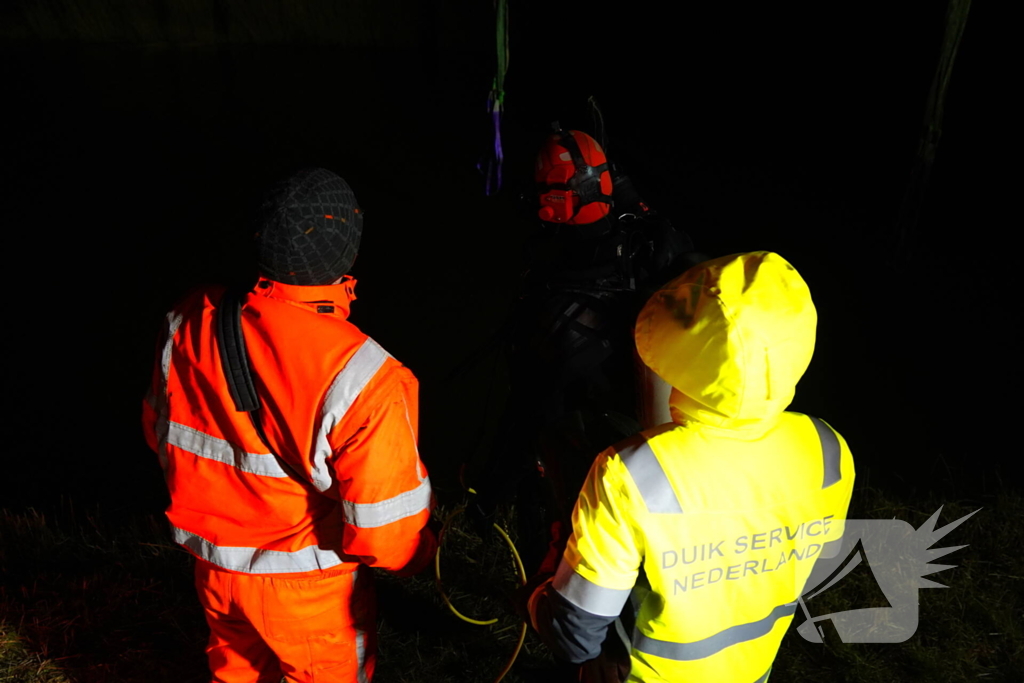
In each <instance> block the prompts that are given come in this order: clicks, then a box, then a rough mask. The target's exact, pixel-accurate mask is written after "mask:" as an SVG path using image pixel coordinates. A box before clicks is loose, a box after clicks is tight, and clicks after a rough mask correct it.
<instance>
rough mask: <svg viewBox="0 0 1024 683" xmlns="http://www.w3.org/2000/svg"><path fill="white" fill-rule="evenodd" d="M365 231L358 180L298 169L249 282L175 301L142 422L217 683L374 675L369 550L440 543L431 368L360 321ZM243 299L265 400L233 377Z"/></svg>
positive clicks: (272, 206)
mask: <svg viewBox="0 0 1024 683" xmlns="http://www.w3.org/2000/svg"><path fill="white" fill-rule="evenodd" d="M361 233H362V214H361V212H360V209H359V206H358V204H357V203H356V200H355V197H354V195H353V193H352V191H351V189H350V188H349V186H348V185H347V184H346V183H345V181H344V180H343V179H342V178H340V177H339V176H337V175H336V174H334V173H332V172H330V171H327V170H325V169H307V170H303V171H300V172H298V173H297V174H295V175H293V176H292V177H290V178H288V179H287V180H285V181H282V182H281V183H279V184H278V185H276V186H275V187H274V189H273V190H272V191H271V192H270V193H269V194H268V195H267V198H266V200H265V201H264V203H263V205H262V207H261V211H260V219H259V221H258V226H257V233H256V239H255V242H256V246H257V261H258V265H259V270H260V277H259V279H258V280H257V281H256V283H255V285H254V286H253V287H252V288H251V290H249V291H246V292H239V293H238V294H237V295H236V294H231V295H230V296H229V294H228V292H227V291H226V290H225V289H224V288H223V287H209V288H205V289H201V290H199V291H195V292H193V293H192V294H191V295H189V296H187V297H186V298H185V299H184V300H183V301H181V302H180V303H179V304H178V305H176V306H175V307H174V309H173V310H172V311H171V312H170V313H168V315H167V317H166V323H165V328H164V330H163V335H162V341H161V343H160V344H159V347H158V354H157V361H156V363H155V368H154V372H153V381H152V387H151V390H150V392H149V395H148V396H147V397H146V401H145V403H144V407H143V422H144V427H145V433H146V438H147V440H148V442H149V445H150V447H152V448H153V450H155V451H156V452H157V454H158V455H159V459H160V463H161V465H162V467H163V470H164V475H165V478H166V481H167V485H168V488H169V491H170V497H171V503H170V506H169V507H168V509H167V513H166V514H167V517H168V519H169V521H170V524H171V532H172V535H173V537H174V540H175V541H176V542H178V543H179V544H181V545H182V546H184V547H185V548H186V549H187V550H189V551H190V552H191V553H192V554H193V555H194V556H195V557H196V589H197V591H198V593H199V598H200V602H201V603H202V606H203V608H204V610H205V612H206V619H207V622H208V623H209V626H210V641H209V645H208V647H207V655H208V657H209V663H210V669H211V671H212V674H213V678H212V680H213V681H214V683H242V682H246V683H249V682H258V683H263V682H267V683H270V682H272V683H279V681H280V680H281V678H282V677H284V678H285V679H286V680H288V681H291V682H296V683H300V682H301V683H307V682H308V683H313V682H314V681H315V682H316V683H328V682H333V681H338V682H340V681H345V682H349V681H352V682H363V681H369V680H371V678H372V677H373V671H374V663H375V655H376V647H375V642H376V640H375V638H376V634H375V599H374V592H373V583H372V573H371V572H370V571H369V569H368V567H378V568H382V569H386V570H390V571H392V572H395V573H397V574H399V575H402V576H405V575H410V574H413V573H416V572H418V571H420V570H421V569H423V568H424V567H425V566H426V565H427V564H428V563H429V561H430V560H431V559H432V558H433V555H434V553H435V550H436V536H435V533H434V531H433V523H431V525H430V526H428V522H430V514H431V510H432V508H433V504H434V497H433V493H432V491H431V487H430V480H429V478H428V476H427V471H426V468H425V467H424V465H423V463H422V461H421V460H420V457H419V454H418V451H417V430H418V426H417V417H418V415H417V413H418V383H417V380H416V378H415V376H414V375H413V374H412V372H410V371H409V370H408V369H407V368H405V367H404V366H403V365H402V364H401V363H399V362H398V361H397V360H395V359H394V358H393V357H392V356H390V355H389V354H388V353H387V352H386V351H385V350H384V349H383V348H381V346H380V345H379V344H377V343H376V342H375V341H374V340H373V339H372V338H370V337H369V336H367V335H366V334H364V333H363V332H362V331H360V330H359V329H358V328H357V327H356V326H355V325H353V324H352V323H351V322H349V321H348V315H349V307H350V304H351V302H352V301H353V300H354V299H355V294H354V288H355V280H354V279H353V278H352V277H351V276H349V275H348V274H347V273H348V271H349V268H350V267H351V265H352V262H353V260H354V258H355V254H356V251H357V249H358V245H359V239H360V236H361ZM232 306H234V308H232ZM239 311H240V312H239ZM231 315H234V316H235V318H234V320H235V321H236V322H237V327H236V328H235V330H236V332H237V336H236V337H234V339H235V340H236V341H238V342H239V344H237V345H236V346H238V345H240V346H241V349H242V354H241V358H242V361H241V363H242V364H244V366H245V368H246V370H247V371H248V373H249V375H250V377H251V381H250V382H249V384H248V385H246V386H249V387H251V388H252V389H254V392H253V393H254V394H255V397H251V398H252V400H256V401H257V405H258V406H259V409H257V410H250V409H249V408H245V409H241V408H240V407H239V406H240V405H242V404H241V403H240V402H239V401H240V400H241V399H239V396H240V395H241V391H242V390H240V389H239V388H238V387H239V386H241V385H240V384H238V382H237V376H236V378H235V379H231V378H230V377H229V374H230V373H231V372H234V371H235V370H237V369H238V368H241V367H242V365H238V364H233V362H232V361H229V360H226V359H227V358H228V356H226V355H224V354H225V353H228V352H227V351H226V349H227V348H228V346H229V344H228V341H226V340H228V339H229V336H225V335H227V333H225V332H224V331H223V329H224V328H221V327H219V325H221V324H226V323H230V322H231Z"/></svg>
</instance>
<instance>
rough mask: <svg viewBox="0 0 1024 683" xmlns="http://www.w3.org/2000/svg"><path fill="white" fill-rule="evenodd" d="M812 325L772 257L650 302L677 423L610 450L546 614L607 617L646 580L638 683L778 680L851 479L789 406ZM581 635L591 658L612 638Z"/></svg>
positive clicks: (739, 262)
mask: <svg viewBox="0 0 1024 683" xmlns="http://www.w3.org/2000/svg"><path fill="white" fill-rule="evenodd" d="M815 324H816V313H815V309H814V304H813V302H812V301H811V297H810V292H809V291H808V289H807V285H806V284H805V283H804V281H803V279H802V278H801V277H800V275H799V274H798V273H797V272H796V270H795V269H794V268H793V267H792V266H791V265H790V264H789V263H788V262H786V261H785V260H784V259H782V258H781V257H780V256H778V255H777V254H773V253H769V252H755V253H748V254H739V255H733V256H726V257H723V258H720V259H715V260H712V261H708V262H706V263H703V264H701V265H699V266H696V267H694V268H692V269H690V270H689V271H687V272H686V273H684V274H683V275H682V276H680V277H679V278H677V279H675V280H674V281H672V282H670V283H669V284H667V285H666V286H665V287H664V288H662V290H661V291H659V292H657V293H656V294H655V295H654V296H653V297H652V298H651V299H650V301H649V302H648V303H647V305H646V306H645V307H644V309H643V311H642V312H641V314H640V316H639V318H638V320H637V325H636V331H635V335H636V342H637V349H638V351H639V353H640V355H641V358H642V359H643V360H644V362H645V363H647V364H648V365H649V366H650V367H651V369H652V370H653V371H654V372H655V373H657V374H658V375H659V376H660V377H661V378H662V379H664V380H665V381H667V382H668V383H669V384H671V385H672V387H673V391H672V395H671V399H670V402H671V413H672V417H673V422H672V423H669V424H667V425H662V426H661V427H658V428H655V429H651V430H646V431H644V432H642V433H641V434H639V435H637V436H636V437H634V438H632V439H630V440H628V441H626V442H624V443H620V444H617V445H616V446H614V447H613V448H610V449H608V450H607V451H605V452H603V453H601V454H600V455H599V456H598V458H597V459H596V461H595V463H594V465H593V468H592V469H591V472H590V474H589V476H588V478H587V482H586V483H585V485H584V487H583V490H582V492H581V494H580V497H579V500H578V502H577V506H576V509H575V510H574V513H573V535H572V537H571V538H570V540H569V544H568V547H567V549H566V552H565V554H564V557H563V560H562V563H561V566H560V567H559V569H558V572H557V574H556V576H555V578H554V580H553V583H552V584H551V586H550V588H546V589H544V590H545V592H547V593H548V598H550V599H549V600H548V604H549V607H553V608H549V609H543V608H542V609H539V610H536V612H535V621H538V622H544V621H545V620H559V621H563V622H565V623H571V622H573V621H575V622H576V623H584V622H587V623H590V624H591V626H593V624H595V623H597V622H596V621H595V620H594V619H593V617H604V618H605V619H611V618H613V617H615V616H617V615H618V614H619V613H620V611H621V609H622V607H623V605H624V604H625V602H626V600H627V598H628V597H629V595H630V593H631V589H633V588H634V585H635V586H636V590H633V591H632V593H633V598H634V601H636V602H637V606H638V608H639V613H638V615H637V619H636V630H635V632H634V633H633V636H632V673H631V677H630V680H637V681H641V680H642V681H672V682H673V683H686V682H688V681H695V682H697V681H720V682H723V683H731V682H735V683H755V681H762V680H764V676H765V675H766V674H767V673H768V671H769V670H770V667H771V664H772V661H773V660H774V658H775V654H776V652H777V650H778V647H779V644H780V642H781V640H782V637H783V635H784V634H785V632H786V629H787V628H788V626H789V624H790V622H791V621H792V616H793V613H794V611H795V609H796V605H797V603H796V601H797V599H798V598H799V597H800V595H801V593H802V591H803V588H804V583H805V582H806V581H807V578H808V577H809V576H810V573H811V569H812V568H813V566H814V562H815V560H816V558H817V557H818V556H820V555H821V554H822V553H823V552H824V553H829V552H834V551H835V550H838V546H839V545H840V544H839V542H838V541H839V539H840V537H841V536H842V533H843V527H844V520H845V516H846V512H847V508H848V506H849V501H850V495H851V493H852V488H853V479H854V468H853V460H852V456H851V454H850V451H849V449H848V447H847V445H846V443H845V441H844V440H843V438H842V437H841V436H839V435H838V434H837V433H836V432H834V431H833V430H832V429H831V428H830V427H829V426H827V425H826V424H825V423H824V422H822V421H821V420H818V419H816V418H811V417H808V416H806V415H801V414H799V413H792V412H786V411H785V409H786V407H787V406H788V405H789V403H790V402H791V401H792V399H793V395H794V393H795V388H796V383H797V381H798V380H799V379H800V377H801V376H802V375H803V373H804V371H805V370H806V369H807V366H808V364H809V362H810V359H811V355H812V353H813V350H814V335H815ZM551 592H554V593H555V594H557V595H551ZM535 597H537V598H541V597H542V596H540V595H536V596H535ZM535 606H536V605H535ZM560 611H561V614H560V613H559V612H560ZM573 612H576V614H575V615H574V617H570V616H569V615H570V614H571V613H573ZM536 625H537V627H538V629H539V630H541V631H542V632H543V630H544V628H545V624H544V623H537V624H536ZM577 643H578V646H577V647H576V650H577V651H576V652H571V651H570V650H571V649H572V648H567V652H566V654H568V655H569V656H570V657H573V658H575V659H577V661H584V660H586V659H590V658H592V657H593V656H595V655H596V649H595V648H597V647H599V646H600V641H598V642H597V644H596V646H594V645H591V644H588V642H587V638H586V637H585V636H583V637H580V638H577ZM588 648H589V649H590V651H587V650H588Z"/></svg>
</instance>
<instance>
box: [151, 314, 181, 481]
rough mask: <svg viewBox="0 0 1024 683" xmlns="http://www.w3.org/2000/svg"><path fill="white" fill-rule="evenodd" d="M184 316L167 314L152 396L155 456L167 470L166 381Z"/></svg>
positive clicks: (167, 415)
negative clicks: (155, 387) (157, 383)
mask: <svg viewBox="0 0 1024 683" xmlns="http://www.w3.org/2000/svg"><path fill="white" fill-rule="evenodd" d="M183 319H184V316H183V315H182V314H181V313H178V312H176V311H171V312H170V313H168V314H167V329H166V334H167V337H166V338H165V339H164V348H163V350H161V352H160V388H159V390H157V393H156V396H154V397H153V400H154V403H155V405H154V406H153V408H154V409H155V410H156V414H157V420H156V442H157V449H156V453H157V457H158V458H160V466H161V467H162V468H163V469H164V470H165V471H166V470H167V465H168V462H167V438H168V428H169V422H170V407H169V406H168V405H167V382H168V381H169V379H170V376H171V352H172V351H173V349H174V335H176V334H177V333H178V328H179V327H181V321H182V320H183Z"/></svg>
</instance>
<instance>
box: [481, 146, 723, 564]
mask: <svg viewBox="0 0 1024 683" xmlns="http://www.w3.org/2000/svg"><path fill="white" fill-rule="evenodd" d="M571 133H572V134H573V135H574V136H575V138H578V139H579V140H580V142H581V144H580V145H578V146H577V147H576V149H574V150H573V157H574V159H573V161H575V162H577V165H576V168H575V174H574V175H575V177H576V178H577V179H578V178H579V177H580V175H581V173H582V174H588V173H589V176H590V178H591V180H593V178H594V176H595V173H597V175H602V174H603V170H604V169H607V170H608V171H609V176H610V180H611V183H610V188H609V187H608V185H609V184H608V182H607V180H604V179H602V182H604V183H605V185H604V186H602V188H603V190H604V191H603V192H602V191H601V189H593V188H596V187H597V186H596V185H595V184H594V183H591V186H592V187H591V189H593V191H592V192H590V193H589V194H590V196H591V198H592V197H594V196H598V195H601V196H605V197H606V201H605V202H604V203H605V205H606V206H607V209H608V210H607V211H606V212H605V211H603V209H602V210H601V211H599V213H604V215H603V216H602V217H601V218H599V219H598V220H595V221H592V222H588V223H575V222H573V223H571V224H570V223H565V222H563V223H554V222H550V221H541V223H540V227H539V229H538V230H537V231H536V233H535V234H534V235H533V236H532V238H531V239H530V240H529V241H528V243H527V245H526V261H527V263H528V270H527V271H526V273H525V275H524V277H523V283H522V284H523V286H522V294H521V296H520V298H519V300H518V302H517V304H516V306H515V308H514V309H513V311H512V314H511V316H510V320H509V321H508V324H507V326H506V329H505V333H504V335H503V336H504V341H505V345H506V346H505V348H506V353H507V361H508V366H509V377H510V385H511V386H510V393H509V395H508V398H507V402H506V408H505V411H504V413H503V415H502V419H501V421H500V424H499V427H498V431H497V435H496V437H495V440H494V446H493V447H492V448H491V449H490V454H489V459H488V461H486V462H485V463H483V466H482V467H481V468H480V469H481V470H482V471H480V472H479V473H477V474H476V476H473V477H472V482H471V485H472V487H473V488H474V489H475V491H476V495H475V496H473V498H472V499H471V501H470V504H469V506H468V512H469V515H470V518H471V519H472V520H473V522H474V525H475V526H476V528H477V531H478V532H479V533H481V535H486V534H489V533H490V529H491V523H492V521H493V518H494V514H495V509H496V507H497V506H498V505H499V504H502V503H505V502H509V501H511V500H512V499H513V498H514V499H515V500H516V512H517V522H518V535H519V542H518V547H519V550H520V554H521V556H522V559H523V564H524V566H525V568H526V571H527V574H528V575H532V574H533V573H534V572H536V571H537V569H538V567H539V565H540V563H541V561H542V560H543V559H544V556H545V554H547V553H549V552H557V553H558V554H559V556H560V553H561V549H562V548H564V545H565V541H566V540H567V539H566V534H565V533H564V532H562V530H568V529H571V528H572V525H571V523H570V515H571V512H572V507H573V505H574V504H575V500H576V497H577V496H578V494H579V490H580V487H581V486H582V484H583V481H584V479H585V477H586V474H587V471H588V470H589V468H590V465H591V463H592V462H593V460H594V457H595V456H596V455H597V454H598V453H599V452H600V451H602V450H603V449H605V448H606V447H608V446H610V445H612V444H614V443H616V442H617V441H620V440H621V439H623V438H625V437H627V436H630V435H632V434H634V433H636V432H637V431H639V430H640V429H641V424H640V420H639V415H638V407H639V406H638V404H637V394H638V377H637V375H638V370H637V369H638V365H637V363H636V361H635V355H634V354H635V351H634V342H633V325H634V323H635V321H636V316H637V315H638V313H639V311H640V308H641V307H642V306H643V304H644V303H645V302H646V301H647V299H648V297H649V296H650V295H651V294H653V292H654V291H656V290H657V288H658V287H659V286H660V285H662V284H664V283H665V282H667V281H669V280H670V279H672V278H673V277H675V276H676V275H679V274H681V273H682V272H683V271H685V270H686V269H688V268H689V267H690V266H692V265H695V264H696V263H699V262H701V261H703V260H705V258H706V257H704V256H703V255H701V254H699V253H697V252H695V251H694V248H693V244H692V242H691V240H690V238H689V237H688V236H687V235H686V234H685V233H683V232H682V231H680V230H678V229H676V228H675V227H674V226H673V225H672V224H671V223H670V222H669V221H668V219H667V218H665V217H664V216H661V215H659V214H657V213H656V212H655V211H653V210H652V209H650V208H649V207H648V206H647V205H646V204H645V203H644V201H643V200H642V198H641V197H640V196H639V194H638V193H637V191H636V190H635V188H634V187H633V184H632V182H631V181H630V179H629V177H628V176H626V175H625V174H624V173H623V172H622V171H621V170H620V169H618V168H616V167H615V166H614V165H613V164H611V163H610V162H607V161H606V160H605V159H604V155H603V151H601V148H600V146H599V145H597V143H596V142H595V141H593V139H592V138H589V136H586V134H584V133H580V132H579V131H571ZM559 134H561V135H563V136H564V135H565V134H566V132H565V131H560V132H559ZM555 137H557V136H552V138H549V140H548V146H549V147H550V146H551V145H555V147H554V149H555V150H556V151H560V150H562V147H560V146H558V144H559V143H558V140H554V142H553V141H552V139H553V138H555ZM563 139H564V138H563ZM588 141H589V143H593V144H592V145H590V144H589V143H588ZM572 142H573V141H572V140H570V141H569V143H570V145H571V143H572ZM543 151H544V150H543V149H542V152H543ZM584 155H586V156H587V157H588V158H586V159H584V161H586V162H587V165H588V168H589V169H590V170H589V171H586V170H584V169H583V167H582V165H581V164H579V163H578V162H579V161H580V157H581V156H584ZM565 156H566V155H565V154H564V153H563V154H562V159H564V158H565ZM552 158H555V159H556V163H558V160H557V157H552ZM604 163H606V164H607V166H604V165H603V164H604ZM595 167H596V168H595ZM571 171H572V169H570V170H568V171H566V174H568V173H569V172H571ZM538 173H540V171H538ZM566 187H567V188H572V187H580V185H579V184H574V182H573V180H572V179H570V180H569V181H568V182H567V183H566ZM546 189H548V188H546V187H545V186H544V183H539V187H538V192H540V193H543V192H544V191H545V190H546ZM608 189H611V192H610V193H609V192H608V191H607V190H608ZM565 194H569V193H568V192H566V193H565ZM582 194H584V199H587V198H588V197H587V196H586V194H587V193H586V192H583V193H582ZM609 194H610V195H611V196H610V197H608V196H607V195H609ZM543 196H544V195H543V194H541V197H543ZM607 199H610V200H611V201H607ZM549 214H550V212H549ZM541 215H544V214H543V212H542V214H541ZM566 215H567V214H566Z"/></svg>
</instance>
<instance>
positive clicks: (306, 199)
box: [255, 168, 363, 285]
mask: <svg viewBox="0 0 1024 683" xmlns="http://www.w3.org/2000/svg"><path fill="white" fill-rule="evenodd" d="M256 220H257V227H256V230H257V232H256V235H255V240H256V261H257V263H258V265H259V268H260V271H261V272H262V273H263V274H264V275H265V276H266V277H268V278H270V279H271V280H276V281H277V282H283V283H285V284H289V285H326V284H330V283H331V282H334V281H335V280H337V279H338V278H339V277H341V276H342V275H344V274H346V273H347V272H348V271H349V269H350V268H351V267H352V262H353V261H354V260H355V258H356V252H357V251H358V250H359V239H360V237H362V233H363V214H362V212H361V211H360V210H359V205H358V204H357V203H356V197H355V195H354V194H353V193H352V188H350V187H349V186H348V183H346V182H345V181H344V180H343V179H342V178H341V177H340V176H339V175H337V174H336V173H333V172H331V171H328V170H327V169H324V168H311V169H303V170H301V171H299V172H298V173H296V174H294V175H292V176H291V177H289V178H288V179H287V180H284V181H281V182H279V183H278V184H276V185H275V186H274V187H273V188H272V189H271V190H270V192H268V193H267V196H266V198H265V199H264V201H263V204H262V205H261V206H260V210H259V213H258V217H257V219H256Z"/></svg>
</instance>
